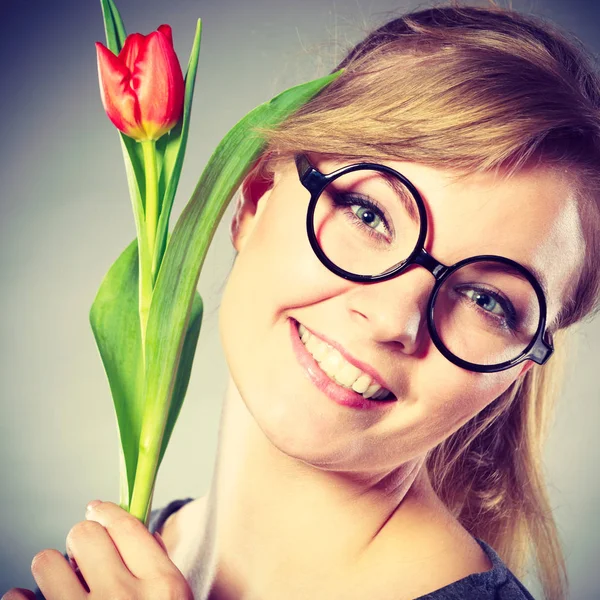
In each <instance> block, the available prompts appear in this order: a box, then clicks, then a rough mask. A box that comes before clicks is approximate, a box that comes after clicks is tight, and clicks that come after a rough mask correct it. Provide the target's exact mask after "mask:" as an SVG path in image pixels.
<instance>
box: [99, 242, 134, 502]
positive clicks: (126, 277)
mask: <svg viewBox="0 0 600 600" xmlns="http://www.w3.org/2000/svg"><path fill="white" fill-rule="evenodd" d="M138 285H139V284H138V252H137V240H133V242H131V244H129V246H127V248H126V249H125V250H124V251H123V252H122V254H121V255H120V256H119V258H118V259H117V260H116V261H115V262H114V264H113V265H112V266H111V267H110V269H109V271H108V273H107V274H106V275H105V277H104V279H103V280H102V283H101V285H100V289H99V290H98V293H97V294H96V298H95V300H94V303H93V304H92V307H91V310H90V325H91V326H92V331H93V332H94V337H95V338H96V344H97V346H98V350H99V352H100V356H101V358H102V362H103V364H104V370H105V371H106V376H107V377H108V382H109V385H110V391H111V394H112V398H113V402H114V405H115V412H116V416H117V424H118V429H119V437H120V441H121V449H122V453H123V459H124V462H125V465H126V474H127V477H126V481H123V480H122V481H121V488H122V489H121V504H124V503H126V504H127V506H128V505H129V501H130V497H131V493H132V491H133V483H134V480H135V471H136V467H137V456H138V446H139V439H140V432H141V427H142V417H143V411H144V365H143V360H142V344H141V331H140V318H139V314H138ZM125 492H126V494H127V495H126V496H124V495H123V494H124V493H125Z"/></svg>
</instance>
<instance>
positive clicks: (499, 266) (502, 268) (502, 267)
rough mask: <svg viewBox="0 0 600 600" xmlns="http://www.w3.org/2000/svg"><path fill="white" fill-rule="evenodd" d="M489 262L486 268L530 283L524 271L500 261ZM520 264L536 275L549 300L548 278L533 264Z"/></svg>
mask: <svg viewBox="0 0 600 600" xmlns="http://www.w3.org/2000/svg"><path fill="white" fill-rule="evenodd" d="M515 262H518V261H515ZM475 264H477V263H475ZM488 264H489V267H486V268H489V269H490V270H491V271H496V272H498V271H499V272H501V273H507V274H509V275H515V276H516V277H518V278H519V279H522V280H523V281H526V282H527V283H529V281H528V279H527V278H526V277H525V275H523V273H521V272H520V271H518V270H516V269H514V268H513V267H511V266H510V265H506V264H504V263H499V262H490V263H488ZM518 264H520V265H521V266H523V267H525V268H526V269H527V270H528V271H529V272H530V273H531V274H532V275H533V276H534V277H535V279H536V281H537V282H538V283H539V284H540V287H541V288H542V292H543V293H544V297H545V298H546V300H547V299H548V284H547V282H546V280H545V279H544V277H543V276H542V274H541V273H540V272H539V271H538V270H537V269H535V268H534V267H532V266H529V265H523V264H522V263H518Z"/></svg>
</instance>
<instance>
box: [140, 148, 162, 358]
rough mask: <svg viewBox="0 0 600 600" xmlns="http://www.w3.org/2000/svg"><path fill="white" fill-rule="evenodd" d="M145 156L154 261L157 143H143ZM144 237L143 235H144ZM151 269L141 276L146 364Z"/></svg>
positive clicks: (147, 216)
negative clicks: (146, 274)
mask: <svg viewBox="0 0 600 600" xmlns="http://www.w3.org/2000/svg"><path fill="white" fill-rule="evenodd" d="M140 144H141V145H142V152H143V155H144V173H145V175H146V198H145V203H144V205H145V215H144V223H145V225H146V231H145V234H146V240H147V242H148V257H147V258H148V259H149V260H150V261H152V257H153V255H154V246H155V244H156V229H157V227H158V170H157V168H156V142H155V141H154V140H144V141H141V142H140ZM142 235H143V233H142ZM149 267H150V268H149V269H141V275H140V327H141V333H142V360H143V364H144V365H145V364H146V328H147V325H148V317H149V315H150V303H151V302H152V292H153V290H154V283H155V282H154V277H155V273H154V270H153V269H152V265H151V264H150V265H149ZM145 273H149V274H150V279H151V281H145V278H144V274H145Z"/></svg>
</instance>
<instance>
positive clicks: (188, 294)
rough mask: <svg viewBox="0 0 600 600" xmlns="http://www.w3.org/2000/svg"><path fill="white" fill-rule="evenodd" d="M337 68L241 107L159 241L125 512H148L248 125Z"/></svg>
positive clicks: (265, 120) (307, 95) (279, 117)
mask: <svg viewBox="0 0 600 600" xmlns="http://www.w3.org/2000/svg"><path fill="white" fill-rule="evenodd" d="M339 75H340V72H337V73H334V74H333V75H328V76H326V77H323V78H321V79H318V80H315V81H311V82H308V83H305V84H302V85H299V86H296V87H294V88H291V89H289V90H287V91H285V92H283V93H282V94H280V95H279V96H277V97H275V98H273V100H271V101H270V102H267V103H265V104H262V105H260V106H258V107H257V108H255V109H254V110H253V111H251V112H250V113H248V114H247V115H246V116H245V117H244V118H243V119H242V120H241V121H240V122H239V123H238V124H237V125H235V126H234V127H233V129H232V130H231V131H229V133H228V134H227V135H226V136H225V137H224V138H223V140H222V141H221V142H220V144H219V145H218V146H217V149H216V150H215V152H214V153H213V155H212V156H211V158H210V160H209V162H208V164H207V166H206V168H205V169H204V171H203V173H202V176H201V177H200V181H199V182H198V185H197V186H196V189H195V190H194V193H193V195H192V197H191V199H190V201H189V202H188V204H187V206H186V207H185V209H184V210H183V212H182V214H181V216H180V218H179V220H178V221H177V224H176V225H175V229H174V231H173V234H172V236H171V239H170V241H169V244H168V245H167V249H166V251H165V255H164V259H163V262H162V265H161V267H160V270H159V272H158V278H157V280H156V283H155V288H154V292H153V297H152V304H151V306H150V316H149V320H148V328H147V331H146V381H145V388H146V391H145V397H146V403H147V404H146V410H145V412H144V419H143V424H142V432H141V436H140V454H139V460H138V469H137V472H136V481H135V489H134V494H133V498H132V503H131V512H132V513H133V514H134V515H136V516H138V517H139V518H141V519H143V518H144V517H145V516H146V515H147V514H148V509H149V506H148V505H149V502H150V497H151V493H152V489H153V488H154V481H155V478H156V470H157V465H158V461H159V458H160V451H161V449H162V447H163V438H164V437H165V435H167V436H168V435H170V432H167V431H166V423H165V420H164V417H163V415H165V414H167V413H168V411H169V410H170V405H171V400H172V397H173V391H174V389H175V385H176V375H177V365H178V364H179V361H180V359H181V354H182V351H183V346H184V333H185V331H186V330H187V326H188V323H189V320H190V316H191V313H192V303H193V298H194V293H195V290H196V285H197V283H198V278H199V275H200V269H201V268H202V265H203V263H204V259H205V257H206V253H207V250H208V247H209V245H210V242H211V241H212V238H213V235H214V232H215V230H216V228H217V225H218V223H219V220H220V219H221V217H222V216H223V213H224V212H225V209H226V207H227V204H228V203H229V201H230V200H231V198H232V196H233V194H234V192H235V190H236V189H237V187H238V186H239V184H240V183H241V181H242V179H243V177H244V176H245V175H246V173H248V171H249V170H250V168H251V166H252V164H253V163H254V161H255V160H256V158H257V157H258V156H259V155H260V152H261V151H262V149H263V147H264V140H263V139H262V138H261V137H259V136H258V135H257V134H255V133H254V132H253V130H254V128H256V127H261V128H269V127H276V126H277V125H278V124H279V123H281V122H282V121H283V120H284V119H285V118H286V117H287V116H288V115H290V114H291V113H293V112H294V111H296V110H297V109H298V108H299V107H300V106H302V105H303V104H304V103H306V102H307V101H308V100H310V99H311V98H312V97H313V96H315V95H316V94H317V93H318V92H319V91H321V90H322V89H323V88H324V87H325V86H326V85H328V84H329V83H331V81H333V80H334V79H336V78H337V77H338V76H339Z"/></svg>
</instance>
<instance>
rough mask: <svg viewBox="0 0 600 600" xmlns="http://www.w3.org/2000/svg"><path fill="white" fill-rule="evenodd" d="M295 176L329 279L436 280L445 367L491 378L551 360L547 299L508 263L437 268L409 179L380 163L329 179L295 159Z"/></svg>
mask: <svg viewBox="0 0 600 600" xmlns="http://www.w3.org/2000/svg"><path fill="white" fill-rule="evenodd" d="M296 167H297V169H298V176H299V177H300V182H301V183H302V185H303V186H304V187H305V188H306V189H307V190H308V191H309V192H310V202H309V205H308V211H307V216H306V230H307V233H308V239H309V241H310V245H311V247H312V249H313V251H314V252H315V254H316V255H317V257H318V258H319V260H320V261H321V262H322V263H323V265H325V266H326V267H327V268H328V269H329V270H330V271H332V272H333V273H335V274H336V275H339V276H340V277H343V278H344V279H347V280H349V281H356V282H360V283H375V282H379V281H385V280H387V279H391V278H392V277H397V276H398V275H400V274H401V273H403V272H404V271H405V270H406V269H407V268H408V267H409V266H411V265H420V266H422V267H424V268H425V269H427V270H428V271H429V272H430V273H431V274H432V275H433V277H434V278H435V285H434V287H433V290H432V291H431V294H430V296H429V303H428V308H427V324H428V327H429V333H430V335H431V339H432V340H433V343H434V344H435V346H436V347H437V349H438V350H439V351H440V352H441V353H442V354H443V355H444V356H445V357H446V358H447V359H448V360H450V361H451V362H452V363H454V364H456V365H458V366H459V367H462V368H464V369H468V370H470V371H476V372H480V373H494V372H497V371H503V370H504V369H509V368H511V367H514V366H515V365H517V364H519V363H521V362H523V361H525V360H532V361H534V362H536V363H537V364H539V365H543V364H544V363H545V362H546V361H547V360H548V358H550V355H551V354H552V352H553V346H552V340H551V337H550V334H549V333H548V332H546V313H547V307H546V299H545V296H544V292H543V289H542V287H541V285H540V284H539V282H538V281H537V279H536V278H535V276H534V275H533V274H532V273H531V272H530V271H529V270H527V269H526V268H525V267H523V266H522V265H520V264H519V263H517V262H515V261H513V260H511V259H509V258H505V257H503V256H495V255H479V256H472V257H470V258H465V259H464V260H461V261H459V262H457V263H456V264H454V265H451V266H446V265H444V264H442V263H440V262H439V261H437V260H436V259H435V258H433V257H432V256H431V255H430V254H429V253H428V252H427V251H426V250H425V248H424V243H425V239H426V237H427V215H426V211H425V204H424V202H423V199H422V198H421V196H420V194H419V192H418V191H417V189H416V188H415V186H414V185H413V184H412V183H411V182H410V181H409V180H408V179H407V178H406V177H404V175H402V174H401V173H399V172H398V171H395V170H394V169H392V168H390V167H387V166H385V165H380V164H376V163H357V164H353V165H348V166H345V167H342V168H340V169H337V170H335V171H334V172H333V173H328V174H325V173H321V172H319V171H318V170H317V169H316V168H315V167H314V166H313V165H312V164H311V163H310V161H309V160H308V158H307V156H306V155H298V156H296ZM545 338H546V339H545Z"/></svg>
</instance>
